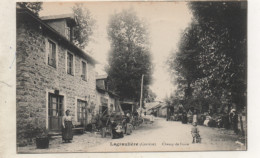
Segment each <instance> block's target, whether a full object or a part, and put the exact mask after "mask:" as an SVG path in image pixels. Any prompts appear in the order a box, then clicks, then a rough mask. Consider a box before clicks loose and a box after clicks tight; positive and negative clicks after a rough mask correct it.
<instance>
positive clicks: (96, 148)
mask: <svg viewBox="0 0 260 158" xmlns="http://www.w3.org/2000/svg"><path fill="white" fill-rule="evenodd" d="M191 127H192V125H191V124H182V123H181V122H175V121H166V120H165V119H163V118H156V119H155V122H154V123H153V124H142V125H141V126H140V127H137V129H136V130H134V131H133V133H132V134H131V135H125V136H124V138H121V139H111V138H110V137H109V136H107V137H106V138H101V136H100V135H99V134H95V133H86V134H83V135H75V136H74V138H73V141H72V143H62V141H61V137H60V136H58V137H56V138H54V139H52V140H51V141H50V147H49V149H36V147H35V145H31V146H26V147H21V148H20V147H19V148H18V152H21V153H42V152H46V153H49V152H117V151H120V152H122V151H126V152H130V151H140V152H141V151H209V150H246V146H245V144H244V143H241V142H240V141H238V136H237V135H235V134H234V133H233V131H231V130H225V129H219V128H210V127H204V126H198V128H199V131H200V135H201V137H202V142H201V143H200V144H193V143H192V137H191V133H190V130H191Z"/></svg>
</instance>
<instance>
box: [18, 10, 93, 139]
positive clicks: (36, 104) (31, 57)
mask: <svg viewBox="0 0 260 158" xmlns="http://www.w3.org/2000/svg"><path fill="white" fill-rule="evenodd" d="M76 24H77V20H76V18H74V16H73V15H61V16H51V17H43V18H42V19H40V18H39V17H37V16H35V15H34V14H33V13H32V12H31V11H30V10H28V9H25V8H21V7H19V6H17V28H16V30H17V36H16V39H17V46H16V50H17V58H16V63H17V66H16V67H17V72H16V87H17V89H16V102H17V108H16V109H17V141H18V144H26V142H27V141H28V137H29V136H30V135H29V134H30V132H32V131H33V129H31V128H34V127H41V128H46V129H48V130H49V131H51V132H60V131H61V118H62V116H63V115H64V112H65V110H67V109H69V110H70V111H71V115H72V116H73V118H74V123H76V124H79V125H86V124H88V123H89V121H90V119H91V114H92V113H93V111H94V110H93V109H95V105H96V77H95V70H94V68H95V64H96V61H95V60H94V59H93V58H92V57H91V56H89V55H88V54H86V53H85V52H84V51H82V50H81V49H79V48H78V47H77V46H75V45H74V44H73V43H72V42H71V38H72V30H73V27H74V26H75V25H76ZM28 133H29V134H28Z"/></svg>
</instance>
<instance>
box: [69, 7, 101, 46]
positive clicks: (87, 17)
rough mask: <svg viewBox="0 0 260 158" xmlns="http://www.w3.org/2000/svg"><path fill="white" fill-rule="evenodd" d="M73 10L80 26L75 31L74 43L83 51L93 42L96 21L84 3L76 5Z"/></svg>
mask: <svg viewBox="0 0 260 158" xmlns="http://www.w3.org/2000/svg"><path fill="white" fill-rule="evenodd" d="M72 10H73V12H74V14H75V16H76V17H77V20H78V25H77V26H76V27H75V28H74V30H73V31H74V39H73V42H74V43H75V44H76V45H77V46H78V47H80V48H81V49H84V48H85V47H86V46H87V45H88V43H89V42H90V41H91V40H92V38H91V36H92V35H93V31H94V28H95V26H96V25H95V24H96V21H95V19H94V18H93V16H92V15H91V12H90V11H89V10H88V9H87V8H85V7H84V6H83V4H82V3H76V4H75V6H73V8H72Z"/></svg>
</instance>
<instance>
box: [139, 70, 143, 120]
mask: <svg viewBox="0 0 260 158" xmlns="http://www.w3.org/2000/svg"><path fill="white" fill-rule="evenodd" d="M143 82H144V75H143V74H142V79H141V95H140V116H142V103H143V102H142V100H143Z"/></svg>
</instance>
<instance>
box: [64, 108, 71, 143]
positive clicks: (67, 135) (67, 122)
mask: <svg viewBox="0 0 260 158" xmlns="http://www.w3.org/2000/svg"><path fill="white" fill-rule="evenodd" d="M65 113H66V115H65V116H63V117H62V140H64V141H65V143H70V142H71V140H72V139H73V135H72V126H73V125H72V117H71V116H70V110H66V112H65Z"/></svg>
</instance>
